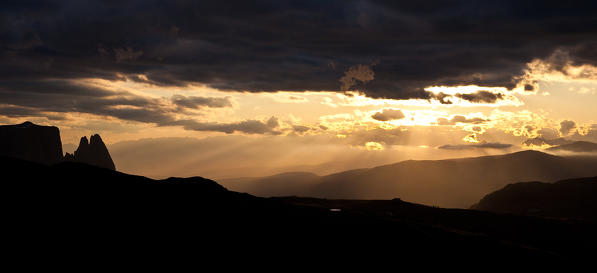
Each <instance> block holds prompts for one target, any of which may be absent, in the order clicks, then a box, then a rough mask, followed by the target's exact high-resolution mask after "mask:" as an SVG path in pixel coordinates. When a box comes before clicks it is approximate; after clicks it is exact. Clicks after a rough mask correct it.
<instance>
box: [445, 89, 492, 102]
mask: <svg viewBox="0 0 597 273" xmlns="http://www.w3.org/2000/svg"><path fill="white" fill-rule="evenodd" d="M454 96H455V97H457V98H461V99H463V100H467V101H470V102H474V103H495V102H496V101H497V100H501V99H503V98H504V95H503V94H502V93H492V92H489V91H477V92H475V93H470V94H456V95H454Z"/></svg>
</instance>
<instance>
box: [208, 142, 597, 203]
mask: <svg viewBox="0 0 597 273" xmlns="http://www.w3.org/2000/svg"><path fill="white" fill-rule="evenodd" d="M594 164H597V158H577V157H562V156H556V155H551V154H547V153H543V152H539V151H533V150H528V151H521V152H515V153H511V154H505V155H496V156H480V157H471V158H456V159H445V160H406V161H401V162H398V163H394V164H388V165H382V166H378V167H374V168H366V169H356V170H348V171H344V172H339V173H334V174H330V175H324V176H316V175H313V174H311V175H308V176H307V175H305V176H304V177H303V180H304V187H298V186H297V185H299V183H296V182H294V183H293V187H292V189H290V188H289V189H285V188H283V187H280V186H279V185H283V181H276V179H275V178H276V176H269V177H263V178H257V179H245V180H244V181H243V183H239V184H237V185H235V183H234V182H235V181H234V180H226V179H224V180H221V181H220V182H221V183H223V184H224V185H225V186H226V187H228V188H230V189H233V190H236V191H242V192H249V193H251V194H255V195H258V196H303V197H317V198H334V199H392V198H401V199H404V200H408V201H411V202H416V203H422V204H427V205H438V206H442V207H460V208H468V207H470V206H471V205H472V204H474V203H476V202H477V201H478V200H480V199H481V198H482V197H483V196H485V195H486V194H488V193H490V192H493V191H495V190H498V189H500V188H501V187H503V186H504V185H507V184H508V183H512V181H530V180H538V181H547V182H552V181H557V180H561V179H565V178H572V177H583V176H590V175H597V170H596V169H595V168H594V166H595V165H594ZM489 174H491V175H489ZM295 180H298V178H295ZM267 183H276V185H278V186H277V187H276V188H275V189H274V188H268V186H267ZM263 189H266V190H263Z"/></svg>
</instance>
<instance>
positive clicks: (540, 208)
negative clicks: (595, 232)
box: [472, 166, 597, 220]
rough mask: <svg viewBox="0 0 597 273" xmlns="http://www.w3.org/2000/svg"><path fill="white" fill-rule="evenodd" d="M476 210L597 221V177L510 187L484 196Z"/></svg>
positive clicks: (520, 184) (511, 185)
mask: <svg viewBox="0 0 597 273" xmlns="http://www.w3.org/2000/svg"><path fill="white" fill-rule="evenodd" d="M596 167H597V166H596ZM472 208H473V209H478V210H487V211H493V212H500V213H514V214H520V215H530V216H541V217H555V218H578V219H592V220H597V177H589V178H576V179H568V180H562V181H558V182H555V183H543V182H522V183H515V184H509V185H507V186H506V187H504V188H502V189H500V190H498V191H496V192H493V193H491V194H488V195H487V196H485V197H483V199H481V201H479V203H477V204H475V205H473V206H472Z"/></svg>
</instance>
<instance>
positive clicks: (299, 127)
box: [292, 125, 311, 134]
mask: <svg viewBox="0 0 597 273" xmlns="http://www.w3.org/2000/svg"><path fill="white" fill-rule="evenodd" d="M292 130H293V131H294V132H296V133H299V134H304V133H305V132H307V131H309V130H311V127H309V126H304V125H293V126H292Z"/></svg>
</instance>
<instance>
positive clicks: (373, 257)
mask: <svg viewBox="0 0 597 273" xmlns="http://www.w3.org/2000/svg"><path fill="white" fill-rule="evenodd" d="M0 166H3V172H2V176H3V183H2V184H1V185H0V186H1V187H2V189H3V192H5V193H10V194H7V196H6V198H4V199H3V201H4V202H6V204H10V206H7V212H6V213H5V215H4V216H3V219H4V220H5V222H6V223H7V224H5V225H4V228H5V232H6V233H7V234H11V236H10V237H9V238H7V240H5V241H6V242H5V246H7V247H8V248H9V249H18V248H19V247H21V248H22V247H24V246H28V245H30V244H32V243H35V244H36V245H41V246H42V247H41V248H40V249H38V251H45V252H46V253H47V254H46V255H47V257H52V255H53V254H54V253H56V252H52V251H51V250H52V249H54V246H56V245H60V246H66V247H73V248H74V249H77V250H80V251H79V253H81V254H84V255H90V253H96V254H98V253H104V252H105V248H107V249H109V250H110V251H111V253H120V252H121V251H122V253H123V254H126V255H125V256H127V257H128V254H129V252H130V251H131V250H134V251H140V252H138V253H143V252H142V251H143V250H144V249H146V248H150V249H164V250H168V251H171V250H177V249H178V250H181V251H183V249H184V248H185V247H193V248H197V247H199V248H201V249H204V250H207V251H210V252H214V253H225V255H226V256H230V255H239V256H245V257H246V256H250V255H255V257H257V256H258V257H264V256H266V257H269V258H275V259H276V260H282V261H284V260H286V259H290V260H296V257H301V258H304V257H305V256H304V255H306V254H305V252H304V251H305V250H306V249H308V250H309V252H308V255H309V257H311V258H310V259H313V258H315V257H320V259H321V260H319V262H323V263H327V264H335V265H336V266H338V264H337V263H338V261H339V260H342V259H349V261H350V260H353V259H354V260H355V261H363V262H366V263H371V262H375V263H376V264H378V263H380V262H383V261H394V260H393V259H392V257H396V255H399V257H403V258H404V257H411V256H414V257H434V258H439V257H443V258H459V257H468V258H475V259H487V258H488V257H489V258H491V259H493V258H494V257H501V258H503V259H508V260H509V261H510V259H524V261H526V262H528V261H530V260H533V259H543V260H544V259H546V258H549V260H552V259H556V260H557V259H561V258H563V257H565V258H579V259H580V258H582V257H584V256H587V255H590V254H588V253H594V251H595V246H596V245H597V244H596V242H597V240H596V239H595V236H594V235H592V234H594V232H593V231H594V229H595V225H594V224H593V223H591V222H570V223H568V222H563V221H560V220H550V219H541V218H527V217H523V216H512V215H499V214H493V213H490V212H481V211H470V210H460V209H439V208H433V207H428V206H423V205H417V204H412V203H408V202H404V201H401V200H397V199H395V200H387V201H363V200H325V199H304V198H260V197H255V196H251V195H249V194H244V193H237V192H233V191H229V190H227V189H226V188H224V187H222V186H220V185H219V184H217V183H216V182H214V181H212V180H209V179H204V178H201V177H191V178H169V179H164V180H153V179H149V178H146V177H142V176H135V175H129V174H124V173H120V172H117V171H113V170H110V169H106V168H100V167H95V166H91V165H88V164H84V163H78V162H63V163H59V164H55V165H52V166H48V165H42V164H38V163H34V162H29V161H23V160H20V159H15V158H8V157H0ZM123 243H126V245H127V246H128V247H126V248H123V249H121V248H120V247H116V246H121V245H122V244H123ZM43 246H47V248H46V247H43ZM257 249H258V250H259V251H257ZM76 255H77V254H75V256H76ZM342 265H347V264H346V263H344V262H343V263H342Z"/></svg>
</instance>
